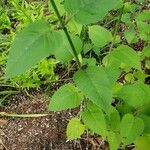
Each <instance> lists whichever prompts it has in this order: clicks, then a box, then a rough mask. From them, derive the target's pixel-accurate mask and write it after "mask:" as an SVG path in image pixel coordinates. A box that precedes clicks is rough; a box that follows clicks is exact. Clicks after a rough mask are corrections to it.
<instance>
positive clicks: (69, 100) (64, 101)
mask: <svg viewBox="0 0 150 150" xmlns="http://www.w3.org/2000/svg"><path fill="white" fill-rule="evenodd" d="M82 98H83V95H82V94H81V92H80V91H79V90H78V89H77V88H76V87H75V86H74V85H73V84H66V85H63V86H62V87H60V88H59V89H58V90H57V91H56V92H55V93H54V95H53V96H52V98H51V100H50V103H49V110H51V111H61V110H65V109H68V108H75V107H77V106H79V105H80V102H81V100H82Z"/></svg>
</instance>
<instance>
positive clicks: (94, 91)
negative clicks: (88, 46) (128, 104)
mask: <svg viewBox="0 0 150 150" xmlns="http://www.w3.org/2000/svg"><path fill="white" fill-rule="evenodd" d="M110 71H111V70H110ZM114 71H115V70H114ZM108 72H109V70H107V71H106V70H105V68H102V67H97V66H90V67H88V68H87V69H86V70H79V71H77V72H76V73H75V75H74V78H73V79H74V82H75V84H76V85H77V86H78V88H79V89H80V90H81V91H82V92H83V94H84V95H85V96H87V97H88V98H89V99H90V100H91V101H92V102H93V103H94V104H96V105H97V106H99V107H101V108H102V109H103V110H104V111H105V112H107V113H109V109H110V106H111V101H112V98H111V97H112V81H113V80H111V79H110V74H109V73H108ZM115 75H116V73H114V74H112V77H113V76H115ZM117 76H118V75H117ZM113 78H114V77H113ZM113 82H114V81H113Z"/></svg>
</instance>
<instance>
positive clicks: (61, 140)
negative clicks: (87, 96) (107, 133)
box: [0, 94, 108, 150]
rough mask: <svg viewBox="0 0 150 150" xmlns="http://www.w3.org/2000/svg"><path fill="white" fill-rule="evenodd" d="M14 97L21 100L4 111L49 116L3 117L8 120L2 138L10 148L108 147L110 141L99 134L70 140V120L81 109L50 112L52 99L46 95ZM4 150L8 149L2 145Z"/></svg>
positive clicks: (71, 149) (98, 149) (93, 149)
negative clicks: (68, 124) (68, 132)
mask: <svg viewBox="0 0 150 150" xmlns="http://www.w3.org/2000/svg"><path fill="white" fill-rule="evenodd" d="M13 100H14V101H18V100H19V101H20V102H19V104H18V105H17V104H13V103H12V104H11V105H10V106H9V107H7V108H1V110H0V111H5V112H8V113H18V114H29V113H49V115H48V116H46V117H40V118H3V119H5V120H7V123H6V124H4V125H1V132H0V134H1V135H0V139H2V142H3V144H4V145H5V147H6V148H7V149H8V150H108V144H107V143H105V142H104V141H103V140H102V139H101V138H100V137H96V136H93V137H92V136H89V137H87V136H86V135H84V136H83V137H82V138H81V140H76V141H71V142H70V141H68V142H67V141H66V134H65V130H66V126H67V123H68V120H69V119H70V118H71V117H73V116H75V115H76V114H77V112H78V111H77V110H68V111H64V112H57V113H54V112H48V108H47V107H48V101H49V100H48V98H47V96H45V95H44V94H36V95H35V96H34V97H32V98H26V97H24V96H15V97H14V98H13ZM4 134H5V135H4ZM0 150H5V148H4V147H2V146H1V147H0Z"/></svg>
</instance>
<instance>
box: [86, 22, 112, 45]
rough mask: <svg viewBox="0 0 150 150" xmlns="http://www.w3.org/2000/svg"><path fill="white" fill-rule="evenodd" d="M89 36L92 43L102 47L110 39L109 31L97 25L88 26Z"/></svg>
mask: <svg viewBox="0 0 150 150" xmlns="http://www.w3.org/2000/svg"><path fill="white" fill-rule="evenodd" d="M104 35H105V36H104ZM89 37H90V39H91V40H92V42H93V44H94V45H95V46H97V47H104V46H105V45H106V44H108V43H109V42H111V41H112V34H111V32H110V31H108V30H107V29H105V28H104V27H101V26H98V25H94V26H91V27H89Z"/></svg>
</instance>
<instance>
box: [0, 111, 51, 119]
mask: <svg viewBox="0 0 150 150" xmlns="http://www.w3.org/2000/svg"><path fill="white" fill-rule="evenodd" d="M48 115H50V114H9V113H6V112H0V116H2V117H17V118H37V117H44V116H48Z"/></svg>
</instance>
